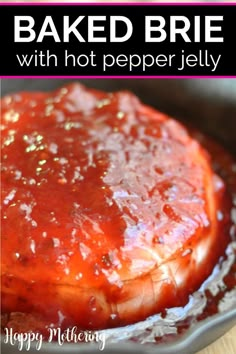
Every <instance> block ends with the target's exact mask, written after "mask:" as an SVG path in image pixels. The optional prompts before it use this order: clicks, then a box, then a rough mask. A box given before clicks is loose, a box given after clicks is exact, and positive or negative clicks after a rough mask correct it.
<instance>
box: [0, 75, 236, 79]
mask: <svg viewBox="0 0 236 354" xmlns="http://www.w3.org/2000/svg"><path fill="white" fill-rule="evenodd" d="M0 79H10V80H11V79H236V76H220V75H216V76H188V75H182V76H177V75H170V76H168V75H163V76H160V75H159V76H158V75H157V76H141V75H140V76H115V75H111V76H82V75H81V76H73V75H72V76H68V75H62V76H37V75H33V76H7V75H6V76H0Z"/></svg>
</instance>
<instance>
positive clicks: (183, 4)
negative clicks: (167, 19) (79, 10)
mask: <svg viewBox="0 0 236 354" xmlns="http://www.w3.org/2000/svg"><path fill="white" fill-rule="evenodd" d="M2 5H12V6H14V5H17V6H23V5H40V6H42V5H44V6H48V5H55V6H58V5H59V6H63V5H66V6H87V5H89V6H94V5H95V6H100V5H108V6H114V5H118V6H127V5H132V6H137V5H138V6H149V5H156V6H186V5H187V6H199V5H205V6H208V5H212V6H222V5H223V6H225V5H226V6H227V5H231V6H232V5H234V6H236V2H205V1H204V2H120V1H119V2H83V3H78V2H31V1H30V0H29V2H20V1H19V2H11V3H9V2H0V6H2Z"/></svg>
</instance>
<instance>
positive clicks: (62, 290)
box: [2, 84, 231, 332]
mask: <svg viewBox="0 0 236 354" xmlns="http://www.w3.org/2000/svg"><path fill="white" fill-rule="evenodd" d="M230 207H231V201H230V198H228V197H227V195H226V192H225V183H224V181H223V180H222V178H220V177H219V176H218V175H216V174H215V172H214V171H213V169H212V166H211V159H210V156H209V154H208V153H207V151H206V150H205V149H204V148H203V147H202V146H201V145H200V144H199V143H198V142H197V140H196V139H195V138H193V137H191V135H190V134H189V133H188V131H187V130H186V129H185V128H184V127H183V126H182V125H181V124H180V123H178V122H176V121H175V120H173V119H171V118H169V117H166V116H165V115H163V114H161V113H159V112H157V111H155V110H153V109H152V108H149V107H147V106H145V105H143V104H142V103H140V101H139V100H138V99H137V98H136V97H135V96H134V95H132V94H131V93H128V92H118V93H104V92H100V91H95V90H91V89H87V88H85V87H83V86H81V85H79V84H73V85H69V86H67V87H63V88H61V89H59V90H57V91H55V92H52V93H24V92H23V93H17V94H13V95H10V96H6V97H5V98H3V99H2V248H3V250H4V252H3V255H2V311H3V313H5V314H6V315H7V316H8V322H9V321H10V322H9V323H10V325H11V326H13V327H14V326H15V328H18V330H19V327H20V330H21V331H23V330H35V329H38V330H40V331H41V332H43V331H44V330H45V329H46V328H48V327H58V326H61V328H66V327H68V326H73V325H77V326H78V328H85V329H86V328H89V329H94V328H107V327H112V326H118V325H125V324H128V323H134V322H136V321H139V320H144V319H145V318H146V317H147V316H149V315H151V314H154V313H156V312H161V311H164V310H165V309H166V308H168V307H173V306H181V305H183V304H185V303H186V301H187V299H188V296H189V295H190V294H191V293H192V292H193V291H194V290H196V289H197V288H198V287H199V286H200V284H201V283H202V282H203V281H204V280H205V279H206V277H207V276H208V275H209V274H210V273H211V271H212V269H213V267H214V265H215V264H216V262H217V260H218V259H219V257H220V255H222V254H224V250H225V248H226V245H227V243H228V242H229V230H230V227H231V223H230ZM14 314H18V316H19V314H20V316H23V318H26V320H22V317H20V318H21V320H20V322H19V321H18V320H14V318H17V315H15V316H16V317H14ZM9 316H10V317H9ZM9 318H10V320H9ZM18 318H19V317H18ZM8 325H9V324H8ZM17 326H18V327H17Z"/></svg>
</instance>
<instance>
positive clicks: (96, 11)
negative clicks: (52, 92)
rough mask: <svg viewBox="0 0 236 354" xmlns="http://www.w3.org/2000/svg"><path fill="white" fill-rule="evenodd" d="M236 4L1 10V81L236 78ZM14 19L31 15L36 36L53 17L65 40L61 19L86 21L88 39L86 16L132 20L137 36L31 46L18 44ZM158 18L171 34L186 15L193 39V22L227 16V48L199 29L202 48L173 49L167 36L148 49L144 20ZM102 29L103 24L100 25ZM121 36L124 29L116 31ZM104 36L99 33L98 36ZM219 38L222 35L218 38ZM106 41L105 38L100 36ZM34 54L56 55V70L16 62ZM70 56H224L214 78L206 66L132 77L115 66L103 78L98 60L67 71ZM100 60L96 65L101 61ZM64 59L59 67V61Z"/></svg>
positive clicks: (137, 71)
mask: <svg viewBox="0 0 236 354" xmlns="http://www.w3.org/2000/svg"><path fill="white" fill-rule="evenodd" d="M235 5H236V4H232V6H229V5H228V6H226V5H224V4H219V5H214V6H213V5H197V6H190V5H181V6H180V5H172V6H169V5H167V6H158V4H151V5H149V6H148V5H125V4H124V5H122V6H121V5H113V6H111V5H110V6H109V5H107V6H106V5H96V4H94V5H93V6H88V5H87V6H86V5H85V4H80V5H78V4H77V5H75V4H74V5H70V6H68V5H66V4H64V5H63V4H61V5H44V4H42V5H40V7H39V6H38V5H23V6H16V5H14V6H11V5H8V6H7V5H4V6H1V11H0V33H2V36H1V48H2V53H1V56H0V74H1V75H2V76H19V75H20V76H36V75H37V76H38V75H39V76H42V75H43V76H46V75H50V76H51V75H53V76H55V75H57V76H59V75H60V76H62V75H67V76H68V75H69V76H72V75H74V76H81V75H83V76H95V75H103V76H105V75H113V76H114V75H116V76H117V75H118V76H121V75H123V76H125V75H129V76H133V75H142V76H143V75H149V76H150V75H152V76H153V75H162V76H163V75H168V76H170V75H178V76H183V75H188V76H190V75H191V76H200V75H201V76H203V75H204V76H209V75H210V76H213V75H214V76H216V75H220V76H236V65H235V61H236V59H235V53H234V50H233V48H234V46H235V38H234V34H235V18H236V6H235ZM16 15H18V16H19V15H28V16H32V17H33V18H34V19H35V26H34V30H35V31H36V33H37V34H39V31H40V29H41V27H42V24H43V21H44V19H45V16H47V15H50V16H52V18H53V21H54V23H55V26H56V28H57V31H58V34H59V36H60V38H61V39H62V38H63V36H62V34H63V21H62V20H63V16H66V15H67V16H69V17H70V23H73V21H75V20H76V19H77V17H79V16H81V15H84V16H85V19H84V20H82V21H81V23H80V24H79V25H78V30H79V31H81V34H82V35H83V37H85V39H86V37H87V35H86V33H87V16H89V15H98V16H99V15H106V16H107V18H109V16H112V15H123V16H126V17H128V18H129V19H130V20H131V22H132V24H133V35H132V37H131V38H130V39H129V40H128V41H126V42H124V43H109V40H108V41H107V42H106V43H87V42H85V43H81V42H79V41H78V40H77V39H76V37H75V36H74V35H72V36H71V37H70V42H69V43H63V42H62V43H61V42H60V43H55V42H54V40H53V38H52V37H51V36H48V37H46V38H44V40H43V42H42V43H38V42H35V41H33V42H30V43H14V16H16ZM150 15H156V16H157V15H158V16H163V17H164V18H165V20H166V27H165V29H166V31H167V34H168V33H169V27H170V26H169V18H170V16H172V15H182V16H186V17H188V18H189V20H190V21H191V27H190V33H189V36H190V37H191V38H193V36H192V33H193V25H192V24H193V18H194V16H201V21H202V19H204V16H206V15H211V16H212V15H220V16H224V21H223V23H222V21H221V22H220V23H219V24H218V23H215V25H221V26H222V31H223V37H224V42H223V43H204V33H205V30H204V26H203V27H202V26H201V43H194V42H193V41H192V42H190V43H189V42H188V43H185V42H184V40H183V39H182V38H181V36H178V37H177V42H176V43H170V40H169V35H168V36H167V39H166V40H165V41H163V42H160V43H145V16H150ZM101 25H102V24H101ZM118 29H119V31H121V32H122V28H118ZM105 33H106V34H107V35H108V36H109V26H108V25H105ZM98 35H101V34H100V33H99V32H98V33H97V36H98ZM216 35H217V36H220V37H221V36H222V34H220V35H219V34H218V33H216ZM102 36H103V34H102ZM35 50H37V51H38V53H39V51H40V50H43V51H44V52H45V51H46V50H50V52H51V53H52V54H57V57H58V66H57V67H53V66H50V67H49V68H48V67H37V66H36V67H34V65H30V66H29V67H27V66H23V67H21V66H20V65H19V63H18V61H17V59H16V53H17V54H18V55H20V54H32V53H34V52H35ZM65 50H68V52H69V53H73V54H74V55H76V57H77V56H78V55H80V54H87V55H89V54H90V52H91V50H93V51H94V53H97V54H98V57H99V58H100V59H101V57H102V55H101V54H113V55H114V56H117V55H119V54H125V55H130V54H138V55H142V54H151V55H153V56H154V57H156V56H157V55H158V54H166V55H169V54H176V55H177V56H179V55H180V54H181V52H182V50H184V51H185V53H186V54H195V55H198V54H199V50H202V51H205V50H208V52H209V54H212V55H214V56H218V55H219V54H221V55H222V58H221V59H220V62H219V64H218V66H217V69H216V71H214V72H212V71H211V67H207V66H205V65H204V66H202V67H200V66H195V67H186V68H185V70H183V71H179V70H177V67H178V65H175V66H172V67H168V66H165V67H162V68H158V66H156V65H153V66H152V67H150V68H147V70H146V71H145V72H143V71H142V67H137V68H134V69H133V71H132V72H129V70H128V68H126V67H124V68H121V67H119V66H113V67H112V68H111V70H109V71H106V72H105V73H104V72H103V70H102V62H101V61H99V60H98V65H97V66H96V67H91V66H88V67H87V66H86V67H82V68H81V67H79V66H78V65H77V66H75V67H73V66H69V67H65V66H64V52H65ZM99 58H98V59H99ZM59 59H61V61H60V60H59Z"/></svg>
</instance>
